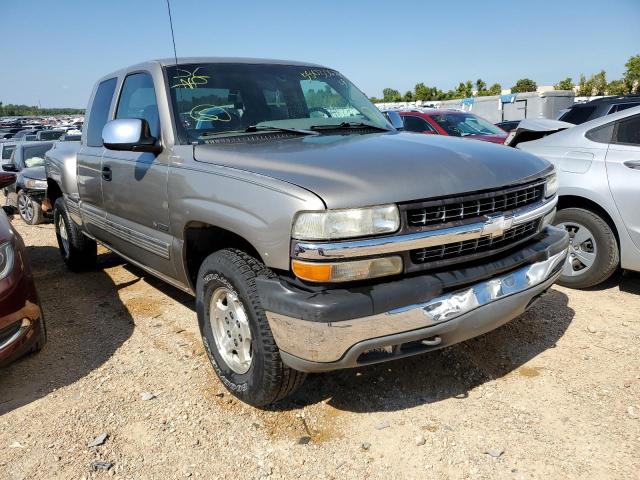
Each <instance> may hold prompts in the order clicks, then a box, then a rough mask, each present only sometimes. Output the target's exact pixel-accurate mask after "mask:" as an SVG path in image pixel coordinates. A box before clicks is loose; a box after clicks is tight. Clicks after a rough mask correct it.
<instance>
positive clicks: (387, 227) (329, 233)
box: [292, 205, 400, 240]
mask: <svg viewBox="0 0 640 480" xmlns="http://www.w3.org/2000/svg"><path fill="white" fill-rule="evenodd" d="M398 228H400V213H399V212H398V207H397V206H395V205H381V206H378V207H365V208H350V209H345V210H323V211H320V212H301V213H299V214H298V216H297V217H296V219H295V221H294V222H293V231H292V236H293V238H296V239H299V240H335V239H339V238H353V237H364V236H367V235H379V234H382V233H393V232H395V231H396V230H398Z"/></svg>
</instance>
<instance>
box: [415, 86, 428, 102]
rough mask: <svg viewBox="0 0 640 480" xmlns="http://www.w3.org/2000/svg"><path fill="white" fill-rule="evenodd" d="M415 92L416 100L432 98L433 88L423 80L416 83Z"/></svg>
mask: <svg viewBox="0 0 640 480" xmlns="http://www.w3.org/2000/svg"><path fill="white" fill-rule="evenodd" d="M413 92H414V96H415V99H416V100H423V101H424V100H431V98H430V97H431V89H430V88H429V87H427V86H426V85H425V84H424V83H422V82H420V83H416V86H415V87H413Z"/></svg>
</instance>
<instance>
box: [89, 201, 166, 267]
mask: <svg viewBox="0 0 640 480" xmlns="http://www.w3.org/2000/svg"><path fill="white" fill-rule="evenodd" d="M80 208H81V210H82V214H83V215H84V216H86V217H88V218H89V219H91V223H93V224H94V225H95V226H96V227H98V228H100V229H102V230H104V231H105V232H108V233H110V234H111V235H114V236H116V237H118V238H120V239H122V240H125V241H127V242H129V243H131V244H133V245H135V246H136V247H140V248H142V249H144V250H146V251H148V252H151V253H153V254H155V255H158V256H159V257H162V258H165V259H167V260H169V259H170V257H171V253H170V252H171V250H170V245H169V244H168V243H167V242H163V241H162V240H158V239H157V238H153V237H150V236H148V235H145V234H144V233H141V232H138V231H136V230H133V229H131V228H129V227H125V226H124V225H121V224H119V223H116V222H114V221H113V220H109V219H106V218H104V217H101V216H99V215H96V214H95V213H93V212H89V211H88V210H87V209H86V208H85V207H84V205H82V206H81V207H80Z"/></svg>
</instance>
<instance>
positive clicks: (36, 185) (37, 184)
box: [24, 178, 47, 190]
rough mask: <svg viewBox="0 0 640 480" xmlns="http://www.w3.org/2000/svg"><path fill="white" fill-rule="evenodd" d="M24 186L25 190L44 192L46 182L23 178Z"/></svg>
mask: <svg viewBox="0 0 640 480" xmlns="http://www.w3.org/2000/svg"><path fill="white" fill-rule="evenodd" d="M24 186H25V187H27V188H32V189H34V190H46V188H47V181H46V180H36V179H35V178H25V179H24Z"/></svg>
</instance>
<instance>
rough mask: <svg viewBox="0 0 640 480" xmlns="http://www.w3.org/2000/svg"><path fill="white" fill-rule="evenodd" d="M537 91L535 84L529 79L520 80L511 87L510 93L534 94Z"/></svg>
mask: <svg viewBox="0 0 640 480" xmlns="http://www.w3.org/2000/svg"><path fill="white" fill-rule="evenodd" d="M537 89H538V85H537V84H536V82H534V81H533V80H531V79H530V78H521V79H520V80H518V81H517V82H516V84H515V85H514V86H513V87H511V93H523V92H535V91H536V90H537Z"/></svg>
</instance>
